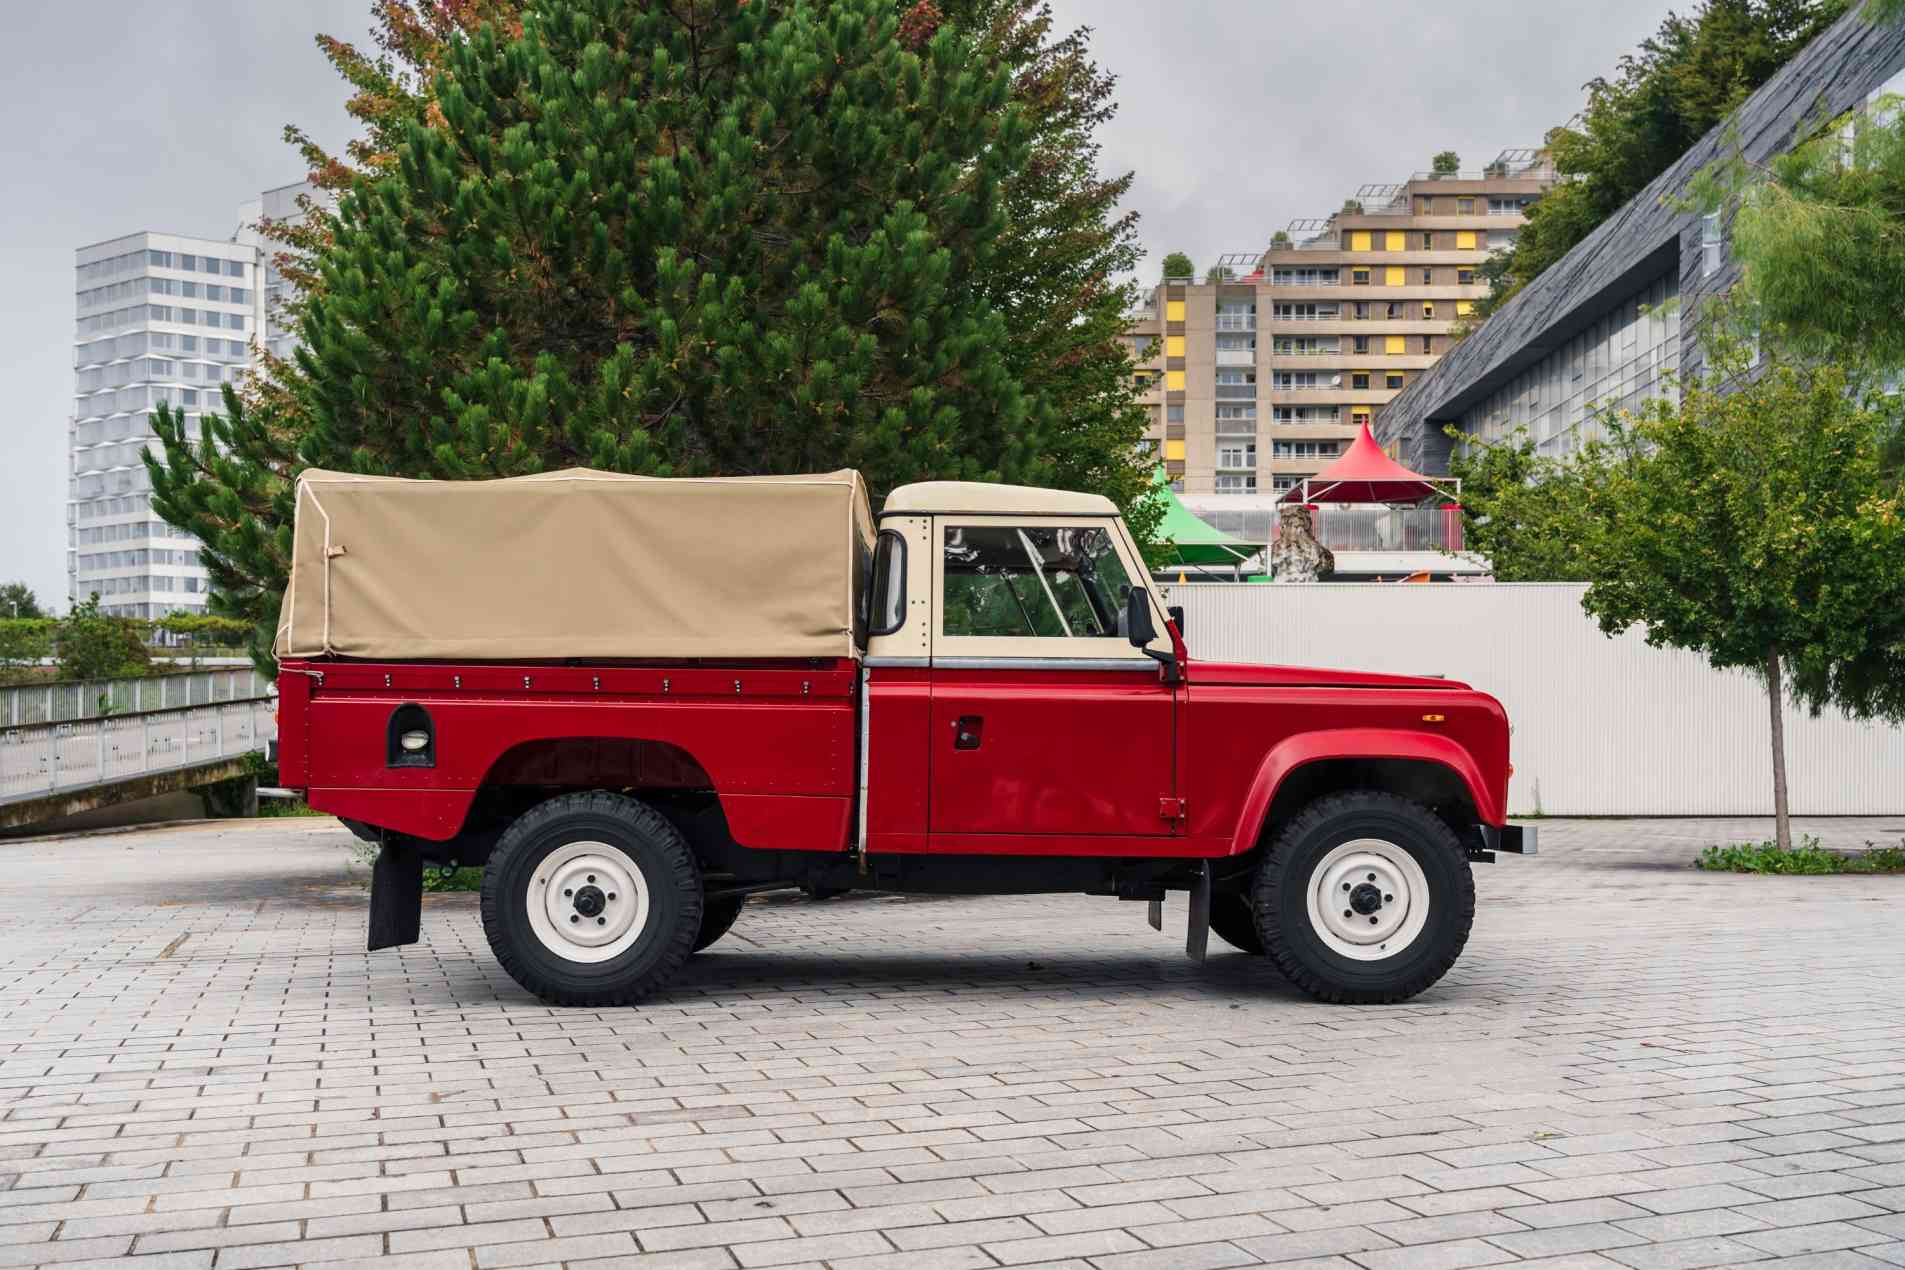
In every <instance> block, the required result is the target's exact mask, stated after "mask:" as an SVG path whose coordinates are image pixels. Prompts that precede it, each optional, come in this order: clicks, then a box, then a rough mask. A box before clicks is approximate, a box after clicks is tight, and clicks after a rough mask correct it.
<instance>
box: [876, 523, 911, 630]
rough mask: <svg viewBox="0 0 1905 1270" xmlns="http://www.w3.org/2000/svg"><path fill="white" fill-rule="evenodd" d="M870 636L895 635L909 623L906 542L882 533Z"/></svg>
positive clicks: (895, 535)
mask: <svg viewBox="0 0 1905 1270" xmlns="http://www.w3.org/2000/svg"><path fill="white" fill-rule="evenodd" d="M869 607H870V608H871V615H870V620H869V621H868V622H867V627H868V629H867V633H868V634H869V635H891V634H892V633H893V632H894V631H897V630H898V629H899V628H900V627H901V626H902V625H904V624H905V622H906V539H905V538H904V537H903V536H902V535H900V534H897V533H895V532H893V531H892V530H891V529H885V530H882V531H880V539H879V542H878V543H877V544H876V545H875V546H874V548H873V595H872V602H871V604H870V606H869Z"/></svg>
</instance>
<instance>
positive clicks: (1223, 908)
mask: <svg viewBox="0 0 1905 1270" xmlns="http://www.w3.org/2000/svg"><path fill="white" fill-rule="evenodd" d="M1210 928H1211V929H1212V930H1213V931H1215V932H1216V933H1217V938H1219V939H1221V940H1223V941H1224V942H1225V943H1227V944H1229V945H1230V946H1231V947H1232V948H1235V949H1236V950H1237V951H1238V952H1247V953H1251V954H1254V955H1256V956H1259V957H1261V956H1262V955H1263V932H1262V931H1260V930H1258V929H1257V915H1256V914H1255V913H1253V912H1251V911H1250V897H1249V896H1248V895H1246V894H1243V893H1242V892H1240V891H1229V892H1222V893H1219V894H1216V895H1213V896H1211V897H1210Z"/></svg>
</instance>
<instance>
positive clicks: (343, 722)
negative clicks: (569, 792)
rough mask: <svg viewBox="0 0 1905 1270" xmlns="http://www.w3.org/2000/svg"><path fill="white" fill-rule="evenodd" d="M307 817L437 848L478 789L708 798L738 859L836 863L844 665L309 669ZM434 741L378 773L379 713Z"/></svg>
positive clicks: (848, 814) (843, 817)
mask: <svg viewBox="0 0 1905 1270" xmlns="http://www.w3.org/2000/svg"><path fill="white" fill-rule="evenodd" d="M309 669H311V670H313V671H317V672H321V674H322V678H321V679H320V678H318V677H317V676H316V675H315V674H314V675H311V676H307V678H308V679H309V682H310V684H311V689H310V693H311V695H310V699H309V702H308V705H304V706H303V709H302V713H304V715H305V717H306V723H307V726H306V729H305V731H306V734H307V737H308V741H307V745H308V750H307V754H308V763H307V766H306V768H305V780H306V782H307V784H308V787H309V791H310V792H309V799H310V802H311V805H312V806H313V807H317V808H320V809H322V810H326V811H331V812H334V813H336V814H338V815H343V816H348V817H351V818H354V819H361V820H365V821H367V822H368V823H371V824H375V825H380V826H383V827H385V828H389V829H394V830H398V831H400V832H403V833H409V834H414V835H416V836H418V837H424V838H431V839H436V840H442V839H445V838H449V837H452V836H454V835H455V834H456V833H457V832H458V831H459V830H460V829H461V828H462V825H463V822H464V818H465V816H466V815H467V813H468V810H469V807H470V804H471V803H472V801H473V800H474V798H475V795H476V792H477V791H478V790H479V789H480V788H482V787H483V786H484V785H486V784H511V785H528V786H546V787H551V788H560V787H583V788H624V787H627V788H668V789H684V788H686V789H696V788H705V789H711V790H713V791H714V792H715V793H716V794H717V795H718V796H719V797H720V799H721V802H722V807H723V810H724V811H725V812H726V814H727V817H728V821H729V827H730V829H731V830H732V832H733V833H734V836H735V839H736V840H737V841H738V842H740V843H741V844H742V845H744V846H750V847H760V848H776V849H782V850H843V849H845V847H846V845H847V837H848V833H849V830H850V826H851V823H852V807H853V795H854V745H855V741H854V730H855V723H856V719H855V711H854V698H853V664H852V663H851V662H849V661H845V660H841V661H838V662H836V661H826V662H819V663H814V664H811V665H809V664H801V663H796V664H792V665H790V664H788V663H764V664H747V665H734V666H722V667H708V666H702V665H693V666H653V665H645V666H597V667H590V666H562V667H554V666H536V665H530V666H491V665H482V666H455V665H434V664H433V665H427V666H419V665H379V664H367V663H351V664H348V665H338V664H323V663H311V664H310V666H309ZM405 704H415V705H419V706H422V707H423V708H424V709H425V710H427V711H428V712H429V716H430V721H431V724H432V726H433V728H434V732H435V754H434V758H435V763H434V766H431V767H405V766H392V765H391V764H390V763H389V761H388V752H387V745H388V740H387V731H388V725H389V722H390V718H391V714H392V712H393V711H394V710H395V709H396V708H397V707H399V706H401V705H405Z"/></svg>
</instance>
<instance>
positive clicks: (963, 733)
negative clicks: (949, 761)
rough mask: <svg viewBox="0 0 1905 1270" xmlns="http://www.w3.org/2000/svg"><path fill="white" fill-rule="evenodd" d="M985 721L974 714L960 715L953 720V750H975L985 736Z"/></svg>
mask: <svg viewBox="0 0 1905 1270" xmlns="http://www.w3.org/2000/svg"><path fill="white" fill-rule="evenodd" d="M985 727H986V721H985V720H984V719H982V718H980V717H979V716H978V715H976V714H962V715H960V716H959V717H958V718H957V719H954V720H953V748H954V749H955V750H976V749H978V748H979V741H980V739H981V738H982V737H983V736H984V734H985Z"/></svg>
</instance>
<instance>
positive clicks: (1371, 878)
mask: <svg viewBox="0 0 1905 1270" xmlns="http://www.w3.org/2000/svg"><path fill="white" fill-rule="evenodd" d="M1369 880H1370V881H1371V882H1374V881H1375V880H1376V875H1375V874H1373V873H1372V874H1370V875H1369ZM589 881H591V882H593V881H595V879H594V878H590V879H589Z"/></svg>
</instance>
